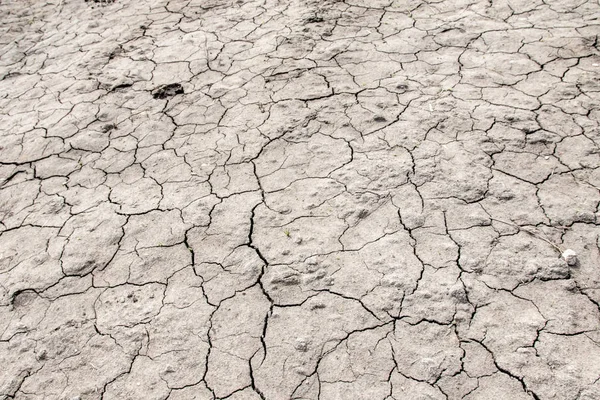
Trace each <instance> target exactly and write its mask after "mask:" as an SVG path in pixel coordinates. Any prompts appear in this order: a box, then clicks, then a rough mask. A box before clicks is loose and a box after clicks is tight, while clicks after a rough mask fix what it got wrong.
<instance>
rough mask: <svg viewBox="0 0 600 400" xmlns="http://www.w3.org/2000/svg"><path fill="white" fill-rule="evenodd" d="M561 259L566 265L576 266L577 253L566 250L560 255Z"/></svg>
mask: <svg viewBox="0 0 600 400" xmlns="http://www.w3.org/2000/svg"><path fill="white" fill-rule="evenodd" d="M562 258H564V260H565V261H566V262H567V264H568V265H570V266H573V265H575V264H577V253H575V251H573V250H571V249H567V250H565V251H564V252H563V253H562Z"/></svg>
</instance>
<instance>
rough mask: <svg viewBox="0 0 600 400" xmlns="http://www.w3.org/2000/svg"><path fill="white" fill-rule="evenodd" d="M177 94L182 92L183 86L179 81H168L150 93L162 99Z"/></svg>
mask: <svg viewBox="0 0 600 400" xmlns="http://www.w3.org/2000/svg"><path fill="white" fill-rule="evenodd" d="M177 94H183V87H182V86H181V85H180V84H179V83H169V84H168V85H164V86H161V87H159V88H158V89H156V90H155V91H154V93H152V97H154V98H155V99H161V100H163V99H166V98H168V97H173V96H175V95H177Z"/></svg>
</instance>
